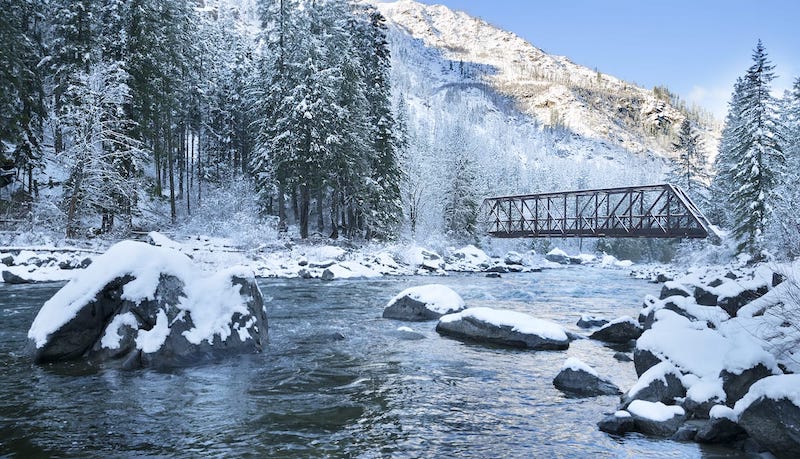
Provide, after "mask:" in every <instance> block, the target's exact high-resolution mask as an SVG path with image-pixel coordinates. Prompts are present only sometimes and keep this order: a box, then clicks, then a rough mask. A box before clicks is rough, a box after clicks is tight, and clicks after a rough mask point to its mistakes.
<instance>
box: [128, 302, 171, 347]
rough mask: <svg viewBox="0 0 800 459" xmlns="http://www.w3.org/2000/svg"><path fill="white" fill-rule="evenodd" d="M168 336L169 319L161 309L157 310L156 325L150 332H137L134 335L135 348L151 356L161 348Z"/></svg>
mask: <svg viewBox="0 0 800 459" xmlns="http://www.w3.org/2000/svg"><path fill="white" fill-rule="evenodd" d="M167 336H169V319H168V318H167V313H166V312H164V310H163V309H159V310H158V314H157V315H156V324H155V325H154V326H153V328H151V329H150V330H139V334H138V335H136V348H137V349H141V350H142V352H144V353H145V354H151V353H153V352H156V351H157V350H159V349H160V348H161V346H162V345H163V344H164V342H165V341H166V340H167Z"/></svg>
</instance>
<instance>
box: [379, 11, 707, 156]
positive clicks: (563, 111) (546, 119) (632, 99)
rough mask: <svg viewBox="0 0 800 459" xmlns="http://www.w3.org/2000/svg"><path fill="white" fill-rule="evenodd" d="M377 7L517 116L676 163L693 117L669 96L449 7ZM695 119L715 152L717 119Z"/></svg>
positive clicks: (395, 24) (412, 36)
mask: <svg viewBox="0 0 800 459" xmlns="http://www.w3.org/2000/svg"><path fill="white" fill-rule="evenodd" d="M378 8H379V9H380V11H381V12H382V13H383V14H384V15H385V16H386V17H387V19H388V21H389V22H390V23H391V24H392V25H393V26H394V27H396V28H397V29H398V30H400V31H402V32H404V33H405V34H406V35H408V36H409V37H411V38H413V39H416V40H420V41H421V42H422V43H423V44H424V46H425V47H428V48H430V49H433V50H438V51H440V52H441V55H442V57H443V58H445V59H448V60H450V61H451V62H457V63H458V66H459V67H460V68H463V67H465V66H466V67H468V68H469V73H468V74H466V75H464V76H465V78H464V80H467V81H473V82H476V83H482V84H485V85H487V86H489V87H490V88H492V89H493V90H495V91H497V92H498V93H500V94H503V95H505V96H508V97H510V98H511V99H512V100H513V102H514V106H515V108H516V109H518V110H520V111H521V112H522V113H525V114H527V115H530V116H531V117H533V118H534V119H535V120H537V121H538V122H540V123H542V124H544V125H547V126H556V127H563V128H566V129H568V130H570V131H571V132H574V133H576V134H578V135H580V136H582V137H585V138H590V139H595V140H598V141H604V142H609V143H612V144H615V145H619V146H621V147H622V148H624V149H625V150H628V151H630V152H634V153H643V152H648V151H649V152H654V153H656V154H658V155H662V156H666V157H671V156H672V154H671V151H670V150H671V148H670V144H671V139H672V136H673V135H674V133H675V132H676V131H677V129H678V127H679V126H680V123H681V122H682V121H683V119H684V118H685V117H686V116H687V113H686V111H685V110H680V109H678V108H676V107H675V106H674V105H673V103H672V102H674V98H672V97H670V95H669V94H667V93H666V92H665V91H663V90H662V91H659V92H655V91H652V90H648V89H644V88H641V87H638V86H636V85H634V84H631V83H628V82H625V81H622V80H620V79H618V78H615V77H613V76H610V75H606V74H602V73H599V72H597V71H595V70H591V69H588V68H586V67H583V66H580V65H577V64H575V63H573V62H571V61H570V60H569V59H567V58H566V57H562V56H552V55H549V54H547V53H545V52H543V51H542V50H540V49H538V48H536V47H535V46H533V45H531V44H530V43H528V42H527V41H525V40H523V39H522V38H520V37H518V36H516V35H515V34H513V33H510V32H506V31H503V30H500V29H498V28H495V27H493V26H491V25H490V24H488V23H486V22H485V21H482V20H480V19H476V18H473V17H471V16H469V15H467V14H466V13H462V12H457V11H452V10H450V9H448V8H447V7H445V6H441V5H434V6H428V5H423V4H420V3H417V2H415V1H412V0H399V1H397V2H394V3H379V4H378ZM400 59H402V56H401V57H400ZM473 84H474V83H473ZM671 99H673V100H671ZM690 116H691V115H690ZM694 118H695V121H697V127H698V129H699V130H700V132H701V136H702V137H703V139H704V141H705V143H706V146H707V147H708V150H709V151H713V150H715V149H716V148H715V147H716V139H717V138H718V127H716V126H715V125H714V124H715V123H713V120H711V119H710V117H705V116H699V117H698V116H694Z"/></svg>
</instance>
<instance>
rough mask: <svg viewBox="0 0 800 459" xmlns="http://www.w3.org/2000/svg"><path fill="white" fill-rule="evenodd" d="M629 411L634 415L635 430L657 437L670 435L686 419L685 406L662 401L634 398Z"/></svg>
mask: <svg viewBox="0 0 800 459" xmlns="http://www.w3.org/2000/svg"><path fill="white" fill-rule="evenodd" d="M627 411H628V412H629V413H631V415H632V416H633V421H634V424H635V426H636V428H635V430H636V431H637V432H641V433H643V434H645V435H652V436H655V437H670V436H672V435H674V434H675V432H677V431H678V427H680V426H681V424H683V421H685V420H686V416H685V414H686V413H685V412H684V411H683V408H681V407H679V406H672V405H665V404H663V403H661V402H647V401H644V400H634V401H633V402H632V403H631V404H630V405H629V406H628V409H627Z"/></svg>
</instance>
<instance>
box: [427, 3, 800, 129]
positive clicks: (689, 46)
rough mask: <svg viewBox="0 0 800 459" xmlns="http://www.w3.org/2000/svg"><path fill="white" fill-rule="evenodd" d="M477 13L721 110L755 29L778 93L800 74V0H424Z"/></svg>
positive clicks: (743, 67) (579, 59)
mask: <svg viewBox="0 0 800 459" xmlns="http://www.w3.org/2000/svg"><path fill="white" fill-rule="evenodd" d="M419 1H421V2H422V3H427V4H443V5H446V6H447V7H449V8H451V9H454V10H460V11H464V12H466V13H468V14H470V15H472V16H477V17H479V18H481V19H483V20H485V21H486V22H488V23H490V24H492V25H494V26H497V27H500V28H502V29H505V30H508V31H510V32H514V33H516V34H517V35H519V36H520V37H522V38H524V39H526V40H527V41H529V42H531V43H532V44H533V45H534V46H536V47H538V48H540V49H542V50H544V51H545V52H547V53H550V54H557V55H563V56H566V57H568V58H569V59H570V60H572V61H573V62H575V63H577V64H581V65H583V66H586V67H589V68H592V69H595V68H596V69H597V70H599V71H600V72H603V73H607V74H610V75H613V76H615V77H618V78H622V79H624V80H627V81H631V82H635V83H637V84H639V85H641V86H644V87H647V88H652V87H653V86H656V85H660V86H667V87H668V88H669V89H670V90H671V91H672V92H673V93H676V94H678V95H680V96H681V97H682V98H683V99H684V100H686V101H687V102H688V103H689V104H691V103H695V104H697V105H699V106H701V107H704V108H706V109H708V110H710V111H711V112H712V113H714V114H715V115H716V117H717V118H718V119H719V120H722V119H723V118H724V117H725V113H726V112H727V102H728V100H729V99H730V95H731V92H732V90H733V83H734V82H735V81H736V78H737V77H738V76H741V75H744V74H745V72H746V71H747V69H748V67H750V65H751V63H752V52H753V49H754V48H755V46H756V43H757V41H758V40H759V39H761V40H762V42H763V43H764V46H765V47H766V50H767V53H768V55H769V57H770V59H771V61H772V63H773V64H774V65H775V66H776V68H775V74H776V75H777V76H778V78H776V79H775V80H774V81H773V89H774V92H775V94H776V95H780V94H782V93H783V90H784V89H787V88H789V87H790V86H791V85H792V82H793V81H794V80H795V79H797V78H798V77H800V27H799V26H798V24H797V23H798V20H800V1H798V0H780V1H779V0H749V1H745V0H726V1H721V0H694V1H691V0H604V1H600V0H594V1H593V0H544V1H542V0H419Z"/></svg>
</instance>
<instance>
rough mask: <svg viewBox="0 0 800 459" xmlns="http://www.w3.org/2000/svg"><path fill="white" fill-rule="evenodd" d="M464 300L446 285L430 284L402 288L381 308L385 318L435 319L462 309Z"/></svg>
mask: <svg viewBox="0 0 800 459" xmlns="http://www.w3.org/2000/svg"><path fill="white" fill-rule="evenodd" d="M464 306H465V305H464V300H463V299H462V298H461V296H460V295H459V294H458V293H456V292H454V291H453V289H451V288H450V287H447V286H446V285H440V284H430V285H420V286H418V287H411V288H407V289H405V290H403V291H402V292H400V293H399V294H398V295H397V296H395V297H394V298H392V299H391V300H389V303H388V304H387V305H386V308H385V309H384V310H383V317H384V318H386V319H397V320H409V321H424V320H436V319H438V318H440V317H442V316H443V315H445V314H451V313H454V312H458V311H461V310H463V309H464Z"/></svg>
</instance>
